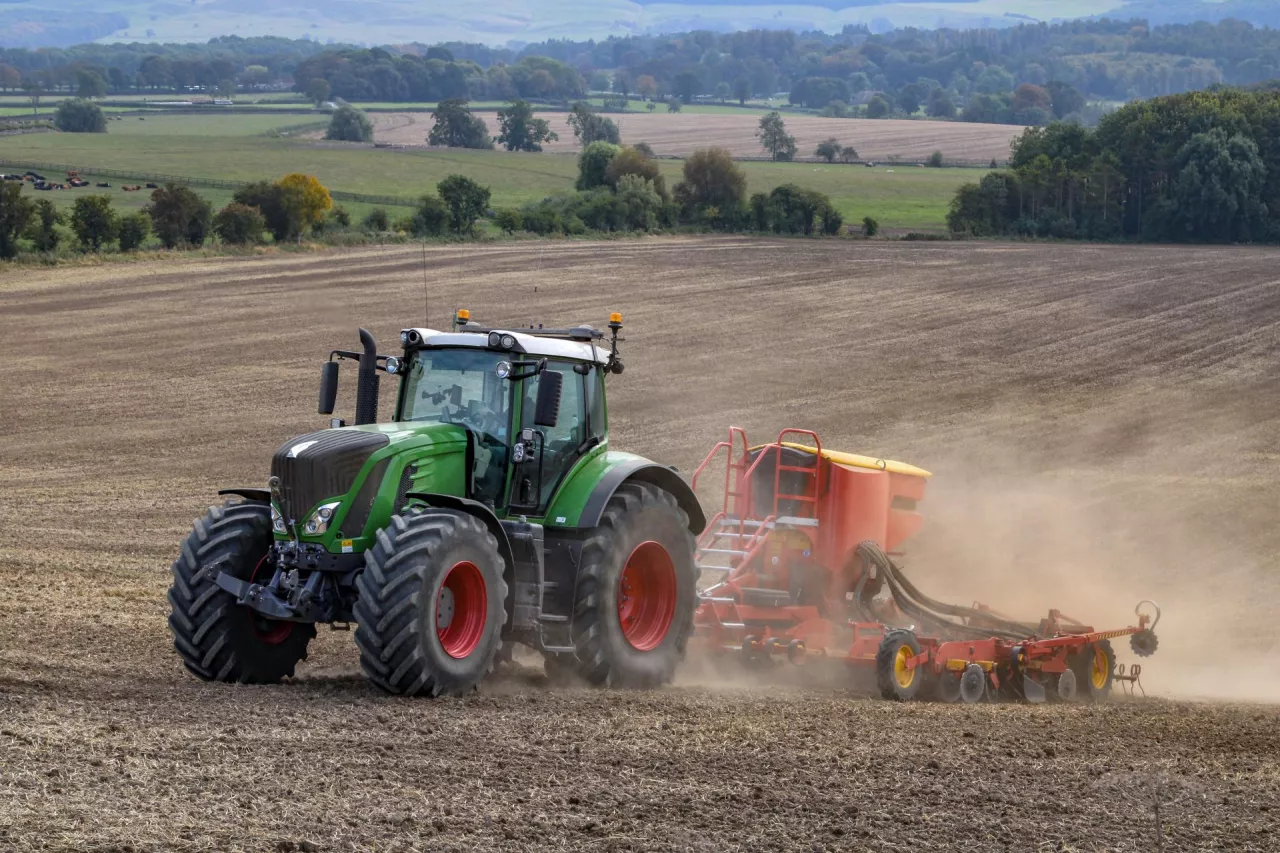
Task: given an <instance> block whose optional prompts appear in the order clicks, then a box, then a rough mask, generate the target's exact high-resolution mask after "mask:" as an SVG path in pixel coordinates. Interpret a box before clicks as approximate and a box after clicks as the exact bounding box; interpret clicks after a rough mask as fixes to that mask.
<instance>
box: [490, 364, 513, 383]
mask: <svg viewBox="0 0 1280 853" xmlns="http://www.w3.org/2000/svg"><path fill="white" fill-rule="evenodd" d="M493 372H494V373H496V374H498V378H499V379H506V378H507V377H508V376H510V375H511V362H509V361H500V362H498V366H497V367H495V368H494V369H493Z"/></svg>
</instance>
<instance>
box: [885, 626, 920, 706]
mask: <svg viewBox="0 0 1280 853" xmlns="http://www.w3.org/2000/svg"><path fill="white" fill-rule="evenodd" d="M919 654H920V641H919V640H917V639H916V635H915V634H913V633H912V632H911V631H908V630H906V629H897V630H892V631H889V632H887V633H886V634H885V635H884V638H883V639H882V640H881V641H880V648H879V649H878V650H877V651H876V685H877V686H878V687H879V688H880V695H881V696H883V697H884V698H885V699H894V700H897V701H899V702H908V701H910V700H912V699H915V698H916V696H917V695H920V694H921V692H922V691H925V692H927V687H926V682H927V681H928V680H929V673H928V671H927V669H926V668H925V667H923V666H916V667H908V666H907V663H908V662H909V661H910V660H911V659H912V658H914V657H916V656H917V655H919Z"/></svg>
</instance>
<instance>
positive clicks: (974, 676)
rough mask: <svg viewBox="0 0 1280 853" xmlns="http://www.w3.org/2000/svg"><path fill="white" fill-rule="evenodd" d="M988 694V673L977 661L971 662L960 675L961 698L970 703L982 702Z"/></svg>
mask: <svg viewBox="0 0 1280 853" xmlns="http://www.w3.org/2000/svg"><path fill="white" fill-rule="evenodd" d="M986 695H987V673H986V672H984V671H983V669H982V667H981V666H979V665H978V664H976V663H971V664H969V665H968V666H967V667H965V669H964V675H962V676H960V698H961V699H963V700H964V701H965V702H967V703H968V704H970V705H972V704H973V703H974V702H981V701H982V699H983V697H984V696H986Z"/></svg>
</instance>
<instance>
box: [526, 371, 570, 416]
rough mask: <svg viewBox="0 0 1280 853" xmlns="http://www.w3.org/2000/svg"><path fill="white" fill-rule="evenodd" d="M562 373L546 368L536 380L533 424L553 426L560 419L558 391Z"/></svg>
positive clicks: (562, 377)
mask: <svg viewBox="0 0 1280 853" xmlns="http://www.w3.org/2000/svg"><path fill="white" fill-rule="evenodd" d="M563 387H564V374H563V373H557V372H556V371H554V370H548V371H546V372H545V373H543V374H542V378H541V379H539V380H538V402H537V404H536V405H535V407H534V410H533V423H534V426H540V427H548V428H550V427H554V426H555V425H556V422H557V421H558V420H560V392H561V390H562V389H563Z"/></svg>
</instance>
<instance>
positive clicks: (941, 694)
mask: <svg viewBox="0 0 1280 853" xmlns="http://www.w3.org/2000/svg"><path fill="white" fill-rule="evenodd" d="M934 695H935V696H936V697H937V699H938V701H939V702H946V703H947V704H953V703H955V702H959V701H960V675H959V674H958V673H955V672H950V671H948V670H945V669H944V670H943V671H942V673H941V674H940V675H939V676H938V681H937V684H936V685H935V686H934Z"/></svg>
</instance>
